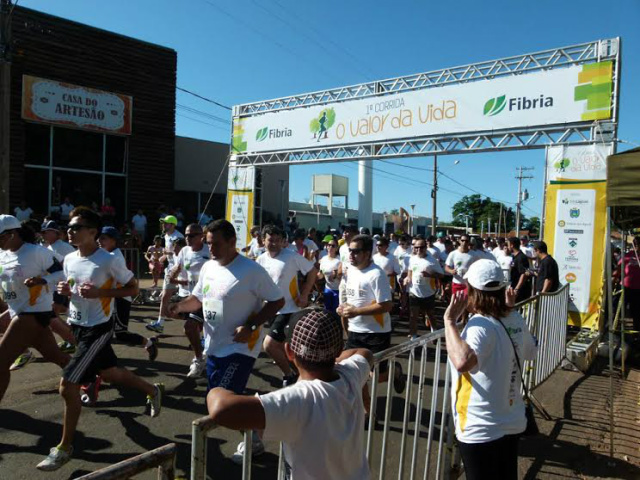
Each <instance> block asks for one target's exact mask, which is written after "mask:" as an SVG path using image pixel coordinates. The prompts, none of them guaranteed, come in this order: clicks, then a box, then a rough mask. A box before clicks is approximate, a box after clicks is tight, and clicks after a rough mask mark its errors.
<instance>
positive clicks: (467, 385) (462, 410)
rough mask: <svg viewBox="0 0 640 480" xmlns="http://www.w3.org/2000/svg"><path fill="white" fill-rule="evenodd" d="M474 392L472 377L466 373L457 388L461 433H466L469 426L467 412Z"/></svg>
mask: <svg viewBox="0 0 640 480" xmlns="http://www.w3.org/2000/svg"><path fill="white" fill-rule="evenodd" d="M472 391H473V385H472V384H471V375H470V374H469V372H465V373H463V374H462V375H460V377H459V378H458V386H457V387H456V412H457V413H458V425H459V426H460V431H461V432H464V427H466V425H467V410H468V408H469V398H471V392H472Z"/></svg>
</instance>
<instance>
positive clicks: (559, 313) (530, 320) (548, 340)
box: [516, 284, 569, 390]
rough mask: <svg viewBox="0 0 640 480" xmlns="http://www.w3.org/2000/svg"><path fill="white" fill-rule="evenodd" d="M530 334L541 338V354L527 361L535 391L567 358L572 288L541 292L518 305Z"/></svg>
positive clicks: (528, 378) (527, 373)
mask: <svg viewBox="0 0 640 480" xmlns="http://www.w3.org/2000/svg"><path fill="white" fill-rule="evenodd" d="M516 308H517V309H518V310H519V311H520V313H521V314H522V316H523V317H524V319H525V321H526V323H527V326H528V327H529V331H530V332H531V333H532V334H533V335H534V336H535V337H536V338H537V339H538V353H537V355H536V358H535V359H534V360H533V361H526V362H525V367H524V368H525V379H526V382H527V386H528V388H529V390H534V389H535V388H536V387H538V386H539V385H540V384H541V383H542V382H544V381H545V380H546V379H547V378H549V377H550V376H551V374H552V373H553V372H554V371H555V369H556V368H558V366H559V365H560V363H561V362H562V360H563V359H564V358H565V356H566V349H567V318H568V315H569V285H568V284H567V285H565V286H563V287H562V288H561V289H560V290H558V291H556V292H553V293H541V294H539V295H536V296H535V297H531V298H529V299H527V300H525V301H524V302H520V303H518V304H517V305H516Z"/></svg>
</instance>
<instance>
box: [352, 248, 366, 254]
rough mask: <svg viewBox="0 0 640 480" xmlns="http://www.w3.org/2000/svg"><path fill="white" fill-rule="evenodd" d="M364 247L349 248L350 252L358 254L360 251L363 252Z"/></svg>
mask: <svg viewBox="0 0 640 480" xmlns="http://www.w3.org/2000/svg"><path fill="white" fill-rule="evenodd" d="M362 250H363V249H362V248H350V249H349V254H351V255H358V254H359V253H362Z"/></svg>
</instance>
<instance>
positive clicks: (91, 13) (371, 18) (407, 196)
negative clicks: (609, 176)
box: [20, 0, 640, 220]
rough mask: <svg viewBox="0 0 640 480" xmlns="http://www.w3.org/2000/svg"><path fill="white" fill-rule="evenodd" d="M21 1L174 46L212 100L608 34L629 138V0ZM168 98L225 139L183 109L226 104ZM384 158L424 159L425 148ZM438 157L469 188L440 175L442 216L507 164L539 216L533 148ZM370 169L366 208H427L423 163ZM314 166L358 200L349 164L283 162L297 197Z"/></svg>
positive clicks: (632, 58)
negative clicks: (520, 172)
mask: <svg viewBox="0 0 640 480" xmlns="http://www.w3.org/2000/svg"><path fill="white" fill-rule="evenodd" d="M20 5H22V6H25V7H29V8H33V9H36V10H40V11H44V12H47V13H51V14H54V15H58V16H61V17H64V18H68V19H71V20H75V21H79V22H82V23H86V24H89V25H92V26H96V27H99V28H103V29H106V30H111V31H114V32H117V33H121V34H124V35H128V36H131V37H135V38H139V39H142V40H145V41H148V42H153V43H158V44H160V45H164V46H167V47H170V48H173V49H175V50H176V51H177V52H178V85H179V86H181V87H183V88H187V89H189V90H192V91H195V92H197V93H199V94H201V95H204V96H206V97H209V98H213V99H216V100H217V101H219V102H220V103H222V104H225V105H235V104H239V103H247V102H251V101H257V100H261V99H268V98H276V97H282V96H287V95H292V94H296V93H303V92H307V91H315V90H322V89H326V88H331V87H337V86H341V85H350V84H355V83H361V82H364V81H369V80H375V79H383V78H389V77H396V76H401V75H406V74H412V73H418V72H423V71H429V70H435V69H439V68H444V67H453V66H456V65H463V64H467V63H473V62H478V61H482V60H490V59H494V58H501V57H506V56H511V55H518V54H522V53H528V52H535V51H539V50H545V49H549V48H555V47H560V46H566V45H574V44H578V43H583V42H588V41H592V40H596V39H601V38H611V37H617V36H620V37H622V85H621V97H620V128H619V134H618V137H619V138H620V139H623V140H626V141H628V142H631V143H632V144H636V145H637V144H640V113H639V112H640V89H639V88H638V86H639V85H640V29H639V28H638V20H639V19H640V2H637V1H635V0H613V1H610V2H602V1H592V0H579V1H575V0H562V1H557V0H556V1H546V0H544V1H541V0H539V1H537V2H513V1H493V2H488V1H485V2H478V1H468V0H459V1H457V2H425V1H418V0H396V1H395V2H384V3H383V2H380V1H377V0H369V1H364V0H351V1H345V0H342V1H338V0H325V1H324V2H309V1H304V0H298V1H295V0H262V1H259V0H233V1H223V0H182V1H180V2H176V1H175V0H174V1H169V0H127V1H124V0H110V1H109V2H104V1H97V0H57V1H51V0H21V1H20ZM177 103H178V104H179V105H181V107H179V108H178V110H177V113H178V116H177V117H176V123H177V130H176V133H177V134H178V135H184V136H189V137H194V138H202V139H207V140H215V141H221V142H228V141H229V137H230V127H229V126H228V125H227V124H225V123H223V122H221V121H219V120H216V119H213V118H212V117H207V116H203V115H201V114H199V113H194V112H193V111H191V112H189V111H187V110H185V108H184V107H189V108H192V109H197V110H199V111H201V112H204V113H205V114H209V115H213V116H215V117H223V118H224V119H230V112H228V111H227V110H224V109H221V108H219V107H215V106H213V105H211V104H208V103H206V102H203V101H201V100H198V99H196V98H194V97H192V96H190V95H187V94H185V93H181V92H178V96H177ZM182 106H184V107H182ZM629 148H631V145H629V144H620V145H619V146H618V149H619V151H624V150H627V149H629ZM456 160H459V163H458V164H457V165H456V164H454V162H455V161H456ZM392 163H394V164H401V165H405V166H413V167H420V168H430V167H431V166H432V158H412V159H407V160H398V159H394V160H392ZM438 163H439V168H440V169H441V170H442V171H443V172H444V173H445V174H446V175H448V176H450V177H453V178H455V179H456V180H457V181H459V182H461V183H462V184H464V185H465V186H466V187H469V188H464V187H461V186H460V185H457V184H456V183H454V182H453V181H451V180H450V179H448V178H446V177H441V178H440V179H439V182H440V186H441V187H442V189H441V190H440V192H439V197H438V198H439V200H438V216H439V217H440V218H441V219H445V220H446V219H450V217H451V207H452V205H453V204H454V203H455V202H456V201H457V200H458V199H459V198H461V197H462V196H463V195H468V194H472V193H474V192H473V191H472V190H474V191H477V192H481V193H483V194H485V195H488V196H490V197H491V198H494V199H499V200H503V201H510V202H515V201H516V197H517V181H516V180H515V178H514V177H515V176H516V167H518V166H527V167H534V171H533V172H532V173H533V175H534V177H535V178H534V179H533V180H528V181H525V182H524V187H525V188H527V189H528V190H529V192H530V195H531V200H530V201H528V202H527V203H526V204H525V209H524V213H525V215H527V216H533V215H536V214H537V215H540V213H541V212H542V203H543V198H542V196H543V193H542V192H543V175H544V173H543V169H544V150H532V151H519V152H507V153H493V154H473V155H469V154H467V155H455V156H452V155H447V156H440V157H438ZM374 166H375V168H376V169H378V171H375V172H374V199H373V206H374V210H376V211H383V210H391V209H393V208H399V207H404V208H406V209H407V210H408V209H409V205H410V204H412V203H415V204H417V206H416V213H418V214H421V215H428V214H430V212H431V199H430V190H431V187H430V186H429V185H426V184H425V183H423V182H427V183H431V181H432V173H431V172H428V171H423V170H416V169H411V168H406V167H401V166H398V165H393V164H389V163H386V162H376V163H375V165H374ZM383 170H384V171H385V172H383ZM314 173H336V174H340V175H345V176H348V177H349V179H350V205H354V206H355V205H356V204H357V184H358V178H357V164H356V163H339V164H330V165H329V164H318V165H305V166H295V167H291V190H290V199H291V200H297V201H302V200H304V199H305V198H308V197H309V191H310V188H311V175H312V174H314ZM399 177H401V178H399Z"/></svg>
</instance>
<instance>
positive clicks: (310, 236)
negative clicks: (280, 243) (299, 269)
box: [303, 227, 320, 262]
mask: <svg viewBox="0 0 640 480" xmlns="http://www.w3.org/2000/svg"><path fill="white" fill-rule="evenodd" d="M315 238H316V229H315V228H313V227H312V228H310V229H309V231H308V232H307V238H305V239H304V242H303V243H304V245H305V247H307V251H308V252H309V257H307V259H308V260H310V261H312V262H316V261H317V260H318V254H319V253H320V249H319V248H318V244H317V243H316V241H315Z"/></svg>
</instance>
